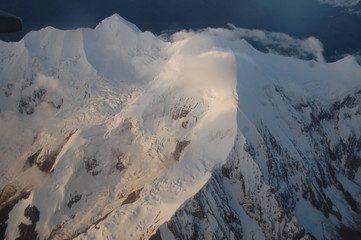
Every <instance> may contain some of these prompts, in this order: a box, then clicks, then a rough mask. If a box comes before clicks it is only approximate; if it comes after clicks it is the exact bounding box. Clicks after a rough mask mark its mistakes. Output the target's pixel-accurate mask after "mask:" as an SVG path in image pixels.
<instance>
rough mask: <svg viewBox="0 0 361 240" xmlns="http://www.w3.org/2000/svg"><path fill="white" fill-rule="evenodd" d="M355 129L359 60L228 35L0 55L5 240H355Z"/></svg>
mask: <svg viewBox="0 0 361 240" xmlns="http://www.w3.org/2000/svg"><path fill="white" fill-rule="evenodd" d="M319 59H321V58H319ZM360 123H361V67H360V66H359V65H358V64H357V62H356V60H355V59H354V58H353V57H351V56H348V57H345V58H343V59H341V60H339V61H337V62H334V63H325V62H323V61H315V60H302V59H297V58H295V57H291V56H281V55H278V54H275V53H263V52H260V51H258V50H257V49H255V48H254V47H252V46H251V45H250V44H249V43H248V42H247V41H245V40H244V39H242V38H240V37H239V35H237V31H236V30H235V29H221V28H218V29H214V28H209V29H204V30H202V31H197V32H192V31H181V32H178V33H175V34H173V35H172V36H169V37H168V38H164V37H163V36H155V35H153V34H152V33H150V32H142V31H141V30H139V29H138V28H137V27H136V26H135V25H134V24H132V23H130V22H128V21H126V20H125V19H123V18H122V17H120V16H119V15H117V14H115V15H113V16H111V17H109V18H107V19H105V20H103V21H102V22H101V23H99V25H98V26H97V27H96V28H95V29H85V28H82V29H75V30H67V31H64V30H59V29H54V28H52V27H47V28H44V29H42V30H40V31H34V32H30V33H28V34H27V35H26V36H25V37H24V38H23V39H22V40H21V41H19V42H11V43H5V42H1V41H0V134H1V139H0V153H1V154H0V176H1V177H0V189H1V192H0V212H1V217H0V238H1V239H153V240H159V239H163V240H168V239H169V240H170V239H359V237H360V236H361V227H360V226H361V168H360V167H361V124H360Z"/></svg>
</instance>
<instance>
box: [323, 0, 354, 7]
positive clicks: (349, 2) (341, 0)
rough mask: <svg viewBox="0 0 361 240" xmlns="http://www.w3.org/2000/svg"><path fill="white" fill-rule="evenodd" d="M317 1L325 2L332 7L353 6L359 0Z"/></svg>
mask: <svg viewBox="0 0 361 240" xmlns="http://www.w3.org/2000/svg"><path fill="white" fill-rule="evenodd" d="M317 1H318V2H319V3H322V4H327V5H330V6H333V7H354V6H356V5H357V4H358V3H359V2H360V0H317Z"/></svg>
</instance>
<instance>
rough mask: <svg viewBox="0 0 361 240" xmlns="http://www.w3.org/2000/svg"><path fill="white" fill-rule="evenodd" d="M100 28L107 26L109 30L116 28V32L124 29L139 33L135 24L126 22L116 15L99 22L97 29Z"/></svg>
mask: <svg viewBox="0 0 361 240" xmlns="http://www.w3.org/2000/svg"><path fill="white" fill-rule="evenodd" d="M100 26H108V27H110V28H115V27H116V28H117V29H118V30H119V28H122V27H126V28H129V29H131V30H133V31H134V32H141V30H140V29H139V28H138V27H137V26H136V25H135V24H133V23H131V22H128V21H127V20H125V19H124V18H122V17H121V16H119V14H117V13H115V14H113V15H112V16H110V17H108V18H106V19H104V20H103V21H101V22H100V23H99V24H98V26H97V28H98V27H100Z"/></svg>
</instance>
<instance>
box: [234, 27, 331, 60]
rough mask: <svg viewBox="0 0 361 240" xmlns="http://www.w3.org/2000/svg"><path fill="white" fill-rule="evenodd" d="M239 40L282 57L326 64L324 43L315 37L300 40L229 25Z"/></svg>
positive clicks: (280, 34) (275, 33)
mask: <svg viewBox="0 0 361 240" xmlns="http://www.w3.org/2000/svg"><path fill="white" fill-rule="evenodd" d="M229 26H230V27H231V28H232V30H233V31H234V32H235V33H236V35H237V37H238V38H245V39H246V40H250V41H251V42H253V43H255V44H257V45H259V46H258V47H259V48H261V49H263V50H266V51H269V52H275V53H278V54H281V55H287V56H296V57H299V58H305V59H310V58H313V59H316V60H317V61H319V62H324V57H323V46H322V43H321V42H320V41H319V40H318V39H317V38H315V37H308V38H306V39H298V38H294V37H291V36H290V35H288V34H285V33H280V32H268V31H264V30H251V29H245V28H238V27H235V26H234V25H231V24H229Z"/></svg>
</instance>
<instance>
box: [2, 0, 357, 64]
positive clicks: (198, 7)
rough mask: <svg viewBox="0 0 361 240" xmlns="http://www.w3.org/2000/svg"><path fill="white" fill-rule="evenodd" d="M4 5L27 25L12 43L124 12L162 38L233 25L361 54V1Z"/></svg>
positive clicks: (78, 0)
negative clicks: (41, 31)
mask: <svg viewBox="0 0 361 240" xmlns="http://www.w3.org/2000/svg"><path fill="white" fill-rule="evenodd" d="M3 1H5V3H2V4H1V6H0V8H1V9H2V10H4V11H7V12H10V13H13V14H15V15H17V16H19V17H21V18H22V20H23V25H24V31H23V32H22V33H17V34H0V39H1V40H6V41H9V40H11V41H13V40H19V39H20V38H21V37H22V36H23V35H24V34H25V33H26V32H28V31H29V30H37V29H41V28H43V27H46V26H53V27H56V28H61V29H71V28H78V27H95V26H96V24H97V23H98V22H99V21H101V20H102V19H104V18H106V17H108V16H110V15H112V14H114V13H118V14H119V15H121V16H122V17H124V18H125V19H127V20H128V21H130V22H133V23H134V24H136V25H137V26H138V27H139V28H140V29H141V30H143V31H144V30H149V31H152V32H154V33H156V34H159V33H161V32H162V31H165V30H180V29H194V30H196V29H200V28H205V27H226V26H227V25H226V24H227V23H232V24H234V25H236V26H237V27H241V28H251V29H264V30H268V31H276V32H284V33H287V34H289V35H291V36H295V37H299V38H306V37H309V36H314V37H316V38H318V39H320V40H321V41H322V42H323V44H324V48H325V55H326V58H328V59H330V58H331V57H332V56H333V55H335V54H343V53H351V52H355V51H359V50H361V15H357V14H350V11H351V10H352V11H355V10H360V9H361V2H359V0H267V1H265V0H222V1H220V0H144V1H143V0H52V1H49V0H32V1H28V0H3ZM320 2H323V3H326V4H320ZM357 3H358V4H357ZM334 6H341V7H334ZM345 6H346V7H345ZM347 6H348V7H347ZM350 6H351V7H350Z"/></svg>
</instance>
